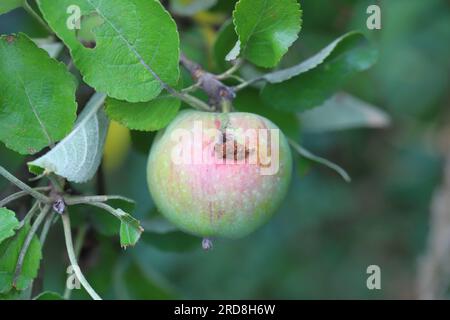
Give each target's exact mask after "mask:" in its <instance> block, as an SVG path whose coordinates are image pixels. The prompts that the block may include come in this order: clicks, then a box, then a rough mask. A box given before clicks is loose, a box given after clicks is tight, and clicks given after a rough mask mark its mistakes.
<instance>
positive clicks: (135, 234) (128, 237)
mask: <svg viewBox="0 0 450 320" xmlns="http://www.w3.org/2000/svg"><path fill="white" fill-rule="evenodd" d="M101 208H103V209H104V210H106V211H108V212H109V213H111V214H112V215H114V216H115V217H116V218H117V219H119V220H120V232H119V233H120V245H121V246H122V247H123V248H126V247H128V246H134V245H135V244H136V243H137V242H138V240H139V238H140V236H141V234H142V232H143V231H144V229H143V228H142V227H141V223H140V222H139V220H137V219H135V218H133V216H131V215H130V214H128V213H126V212H125V211H123V210H122V209H120V208H119V209H115V208H113V207H111V206H109V205H105V204H101Z"/></svg>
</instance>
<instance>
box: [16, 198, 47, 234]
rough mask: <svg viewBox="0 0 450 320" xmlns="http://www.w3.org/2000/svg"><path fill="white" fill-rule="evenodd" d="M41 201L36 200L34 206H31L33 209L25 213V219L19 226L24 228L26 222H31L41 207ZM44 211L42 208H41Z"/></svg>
mask: <svg viewBox="0 0 450 320" xmlns="http://www.w3.org/2000/svg"><path fill="white" fill-rule="evenodd" d="M39 204H40V203H39V201H36V202H35V203H34V204H33V206H31V209H30V210H29V211H28V212H27V214H26V215H25V217H24V218H23V220H22V221H21V222H20V225H19V228H22V227H23V226H24V225H25V224H26V223H28V222H30V221H31V219H32V218H33V216H34V214H35V213H36V212H37V211H38V209H39ZM41 211H42V209H41Z"/></svg>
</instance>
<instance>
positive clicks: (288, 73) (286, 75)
mask: <svg viewBox="0 0 450 320" xmlns="http://www.w3.org/2000/svg"><path fill="white" fill-rule="evenodd" d="M361 36H362V34H361V33H359V32H349V33H346V34H344V35H343V36H341V37H339V38H337V39H336V40H334V41H333V42H331V43H330V44H329V45H328V46H326V47H325V48H323V49H322V50H320V51H319V52H318V53H316V54H315V55H313V56H312V57H310V58H309V59H306V60H305V61H303V62H301V63H299V64H298V65H295V66H293V67H290V68H287V69H283V70H278V71H275V72H271V73H267V74H265V75H264V76H263V77H262V78H264V79H265V80H266V81H268V82H270V83H280V82H284V81H287V80H289V79H291V78H293V77H295V76H298V75H300V74H302V73H305V72H308V71H310V70H312V69H314V68H316V67H318V66H319V65H321V64H322V63H323V62H324V61H325V60H326V59H327V58H328V57H330V55H331V54H332V53H333V52H334V51H335V50H339V48H340V47H341V46H345V44H346V42H347V41H353V39H354V38H361Z"/></svg>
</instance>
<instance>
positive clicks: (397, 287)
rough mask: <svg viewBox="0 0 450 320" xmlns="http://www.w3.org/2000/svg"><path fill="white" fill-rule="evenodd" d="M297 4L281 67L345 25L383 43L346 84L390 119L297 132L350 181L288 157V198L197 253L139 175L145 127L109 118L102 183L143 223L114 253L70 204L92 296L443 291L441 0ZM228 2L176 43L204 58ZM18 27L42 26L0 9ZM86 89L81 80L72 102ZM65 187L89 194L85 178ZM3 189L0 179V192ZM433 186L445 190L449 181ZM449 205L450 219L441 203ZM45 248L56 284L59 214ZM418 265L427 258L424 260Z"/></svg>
mask: <svg viewBox="0 0 450 320" xmlns="http://www.w3.org/2000/svg"><path fill="white" fill-rule="evenodd" d="M300 2H301V5H302V7H303V21H304V23H303V29H302V32H301V35H300V38H299V40H298V41H297V43H296V44H295V46H294V47H293V49H292V50H291V52H290V53H289V55H288V56H287V57H286V58H285V60H284V61H283V65H285V66H287V65H292V64H293V63H296V62H298V61H300V59H301V58H306V57H308V56H310V55H311V54H314V53H315V52H317V51H318V50H320V49H321V48H322V47H324V46H325V45H326V44H328V43H329V42H331V41H332V40H333V39H335V38H336V37H338V36H340V35H342V34H343V33H345V32H346V31H349V30H354V29H360V30H362V31H363V32H364V33H365V34H366V35H367V36H368V37H369V38H370V39H371V40H372V41H373V42H374V43H375V45H376V46H377V47H378V48H379V50H380V58H379V61H378V63H377V64H376V65H375V67H373V68H372V69H370V70H369V71H367V72H364V73H362V74H360V75H358V76H357V77H354V78H352V80H351V81H349V82H348V84H347V85H346V87H345V88H344V89H345V90H346V91H347V92H350V93H352V94H353V95H355V96H357V97H359V98H361V99H363V100H366V101H368V102H370V103H371V104H373V105H375V106H378V107H379V108H381V109H383V110H384V111H385V112H386V113H387V114H389V115H390V117H391V125H390V126H389V127H388V128H385V129H365V128H361V129H358V128H354V129H351V130H341V131H337V132H328V133H326V132H325V133H304V134H302V136H301V141H302V144H303V145H304V146H306V147H307V148H309V149H310V150H312V151H314V152H315V153H316V154H319V155H321V156H325V157H326V158H328V159H331V160H332V161H334V162H336V163H338V164H339V165H341V166H342V167H344V168H345V169H347V171H348V172H349V173H350V175H351V176H352V178H353V181H352V182H351V183H349V184H348V183H345V182H344V181H343V180H342V179H341V178H340V177H339V176H337V175H336V174H335V173H334V172H333V171H330V170H329V169H327V168H325V167H321V166H319V165H315V164H312V163H308V162H306V161H304V160H303V159H298V161H297V164H298V166H297V168H296V171H295V176H294V177H293V181H292V185H291V188H290V191H289V195H288V197H287V199H286V201H285V202H284V204H283V206H282V208H281V209H280V210H279V212H278V213H277V214H276V215H275V216H274V218H273V219H272V220H271V221H270V222H269V223H268V224H267V225H265V226H264V227H263V228H261V229H260V230H258V231H257V232H255V233H253V234H252V235H250V236H248V237H246V238H244V239H241V240H233V241H231V240H222V239H217V240H216V241H215V247H214V250H213V251H210V252H204V251H202V250H201V248H200V239H197V238H193V237H191V236H188V235H185V234H182V233H180V232H177V231H176V230H173V229H172V228H170V227H168V226H167V224H165V223H164V221H162V219H161V218H160V217H159V216H158V215H157V213H156V210H155V208H154V206H153V203H152V201H151V198H150V196H149V194H148V191H147V185H146V181H145V174H144V170H145V167H146V158H147V155H146V152H147V150H148V148H149V146H150V144H151V140H152V135H151V134H142V133H137V132H132V133H130V132H128V130H126V129H124V128H121V127H120V126H118V125H116V124H113V125H112V126H113V127H112V128H111V130H110V136H109V140H108V144H107V146H106V159H105V162H104V164H103V171H104V176H105V179H106V184H105V188H106V190H104V191H105V192H107V193H109V194H115V193H118V194H122V195H125V196H128V197H130V198H133V199H135V200H136V201H137V207H136V210H135V212H134V215H135V216H136V217H138V218H139V219H140V220H141V221H142V222H143V224H144V228H145V229H146V230H148V232H146V233H145V234H144V235H143V238H142V240H141V241H140V242H139V244H138V245H137V246H136V247H135V248H130V249H127V250H126V251H124V250H121V249H120V247H119V245H118V239H117V238H116V237H111V236H110V235H111V234H112V233H113V231H114V227H115V226H114V223H113V222H112V221H110V220H109V218H108V217H107V216H106V214H103V213H97V212H92V210H91V209H89V208H83V207H80V208H79V209H78V210H77V211H76V212H74V213H72V217H73V219H74V220H75V221H74V226H75V228H76V227H77V226H80V225H81V222H82V221H84V219H88V221H89V222H90V227H89V229H88V231H87V237H86V241H85V244H84V246H83V249H82V251H81V256H80V264H81V266H82V269H83V270H85V271H86V276H87V278H88V279H89V281H90V282H91V284H92V285H93V286H94V288H96V290H97V291H98V292H99V294H100V295H102V296H103V297H105V298H118V299H154V298H192V299H222V298H223V299H255V298H256V299H259V298H262V299H271V298H276V299H316V298H325V299H347V298H362V299H381V298H394V299H402V298H422V297H426V293H425V291H426V290H427V288H425V287H427V279H429V278H430V277H431V278H433V277H434V278H433V279H435V278H436V277H437V278H438V279H439V281H438V283H439V286H441V287H440V288H439V289H436V288H434V289H435V290H437V291H438V292H439V294H438V295H437V296H438V297H448V293H449V292H448V289H449V286H448V278H449V273H448V267H447V265H450V261H447V262H446V261H445V259H439V258H435V255H433V252H435V251H436V250H438V249H436V248H435V246H433V243H432V241H431V242H430V239H433V237H436V234H434V233H433V232H437V231H436V230H435V229H434V228H433V227H431V226H433V223H436V221H434V222H433V216H434V215H435V214H433V210H434V209H433V206H432V202H433V199H435V198H436V194H437V193H438V192H439V190H442V188H443V187H442V186H445V184H446V182H445V179H444V170H445V169H444V167H445V163H446V161H449V159H448V157H446V155H450V153H449V152H448V151H449V149H450V148H449V145H450V142H449V141H450V121H449V120H450V109H449V98H450V93H449V71H450V59H449V57H450V41H449V40H450V3H449V2H448V1H445V0H427V1H423V0H385V1H375V0H372V1H365V0H339V1H335V0H301V1H300ZM234 3H235V1H230V0H220V1H219V3H218V5H216V6H215V7H213V9H212V10H210V13H209V14H206V13H200V14H197V15H195V16H194V17H193V18H181V17H177V23H178V25H179V28H180V29H182V30H183V31H184V35H183V37H182V43H183V47H184V48H183V50H184V51H185V52H187V53H188V54H189V55H190V57H191V58H193V59H196V60H197V61H199V62H201V63H203V64H204V65H205V67H208V68H214V65H213V61H212V58H211V46H212V43H213V41H214V37H215V34H216V31H217V27H215V24H218V25H220V23H221V22H222V21H223V19H224V17H227V16H229V15H230V13H231V10H232V8H233V5H234ZM374 3H375V4H379V5H380V7H381V9H382V29H381V30H374V31H370V30H367V28H366V19H367V14H366V8H367V7H368V5H370V4H374ZM18 31H23V32H26V33H27V34H28V35H30V36H32V37H45V36H46V34H45V31H44V30H43V29H41V28H40V27H39V25H37V24H35V23H34V21H33V20H32V19H30V18H29V17H28V16H27V13H26V12H25V11H23V10H22V9H17V10H15V11H13V12H11V13H9V14H7V15H5V16H2V17H0V33H1V34H4V33H12V32H18ZM89 93H90V92H89V90H88V89H81V90H80V92H79V97H78V98H79V101H80V103H82V102H83V101H85V100H86V99H87V97H88V95H89ZM299 138H300V137H299ZM27 160H29V159H27V158H24V157H21V156H18V155H16V154H14V153H13V152H11V151H8V150H7V149H6V148H5V147H4V145H0V162H1V164H2V165H3V166H5V167H7V168H8V169H9V170H10V171H12V172H14V173H15V174H17V175H18V176H19V177H21V178H22V179H24V180H26V179H27V178H29V176H28V174H27V170H26V166H25V165H24V164H25V162H26V161H27ZM76 188H77V189H78V190H81V191H87V192H89V191H92V192H94V188H95V181H94V182H92V183H91V184H87V185H81V186H76ZM11 191H12V189H11V187H10V186H7V185H6V183H5V181H3V180H2V181H0V197H4V196H5V195H7V194H9V193H10V192H11ZM447 192H448V191H447ZM444 197H447V199H450V192H448V193H447V194H446V196H444ZM449 202H450V201H449ZM27 205H28V204H27V203H26V202H25V201H24V202H22V203H18V204H16V211H17V212H19V213H20V212H23V211H24V210H25V208H26V206H27ZM446 208H447V209H448V210H447V211H448V216H450V204H449V205H448V206H447V207H446ZM444 209H445V206H444ZM444 211H445V210H444ZM444 220H445V219H444ZM447 220H450V218H449V219H447ZM448 223H449V225H448V230H450V222H448ZM443 227H445V226H443ZM444 229H445V228H444ZM441 231H442V230H441ZM444 234H445V232H444ZM447 253H448V256H450V252H447ZM444 256H445V248H444ZM44 257H45V258H44V260H43V261H42V268H41V279H43V280H41V281H40V286H41V288H43V289H45V290H52V291H57V292H60V293H62V292H64V287H65V281H66V268H67V266H68V260H67V257H66V252H65V248H64V241H63V236H62V226H61V225H60V223H58V224H57V225H56V226H55V228H53V229H52V232H51V234H50V236H49V239H48V240H47V243H46V246H45V248H44ZM427 259H428V260H427ZM433 259H434V260H433ZM447 259H448V258H447ZM431 260H433V261H431ZM423 261H425V262H423ZM423 263H429V264H432V265H437V266H436V268H423V267H421V266H423ZM372 264H375V265H379V266H380V268H381V276H382V278H381V281H382V282H381V283H382V289H381V290H368V289H367V287H366V279H367V276H368V275H367V274H366V268H367V266H369V265H372ZM446 270H447V271H446ZM421 283H422V284H423V283H425V285H422V286H421V285H419V284H421ZM430 285H432V284H428V288H429V286H430ZM424 286H425V287H424ZM434 289H433V290H434ZM73 297H74V298H87V296H86V295H85V294H84V292H83V290H77V291H75V292H74V294H73ZM435 297H436V296H435Z"/></svg>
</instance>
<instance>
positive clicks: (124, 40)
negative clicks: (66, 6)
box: [86, 0, 168, 88]
mask: <svg viewBox="0 0 450 320" xmlns="http://www.w3.org/2000/svg"><path fill="white" fill-rule="evenodd" d="M86 2H87V3H89V4H90V5H91V7H92V8H93V9H94V10H95V11H96V12H97V13H98V14H99V15H100V16H101V17H102V19H104V21H105V22H107V23H108V24H109V25H110V26H111V28H113V30H114V31H115V32H116V33H117V35H118V36H119V37H120V39H122V41H123V42H124V43H125V44H126V45H127V47H128V48H129V49H130V50H131V51H132V52H133V54H134V55H135V56H136V58H137V59H138V60H139V63H140V64H141V65H143V66H144V68H145V69H146V70H147V71H148V72H150V74H151V75H152V76H153V77H154V78H155V79H156V80H157V81H158V82H159V83H160V84H161V85H162V87H163V88H167V87H168V85H167V84H166V83H165V82H164V81H163V80H162V79H161V78H160V77H159V75H158V74H157V73H156V72H155V71H154V70H153V69H152V68H151V67H150V66H149V65H148V64H147V63H146V62H145V60H144V58H143V57H142V55H141V54H140V53H139V52H138V51H137V50H136V48H134V46H133V45H132V44H131V43H130V42H129V41H128V40H127V39H126V38H125V37H124V36H123V35H122V33H121V32H120V30H119V29H118V28H117V27H116V26H115V25H114V24H113V23H112V22H111V21H110V20H109V19H108V18H107V17H106V16H105V15H104V13H103V12H101V11H100V10H99V8H97V7H96V6H95V5H94V4H93V3H92V2H91V0H86Z"/></svg>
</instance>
